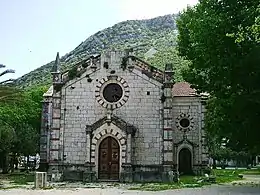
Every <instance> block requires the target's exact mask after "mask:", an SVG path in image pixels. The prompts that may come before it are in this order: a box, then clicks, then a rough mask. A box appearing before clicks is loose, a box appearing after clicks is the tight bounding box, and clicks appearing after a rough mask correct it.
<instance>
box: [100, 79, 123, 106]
mask: <svg viewBox="0 0 260 195" xmlns="http://www.w3.org/2000/svg"><path fill="white" fill-rule="evenodd" d="M122 96H123V89H122V87H121V86H120V85H119V84H117V83H110V84H108V85H106V86H105V87H104V90H103V97H104V99H105V100H106V101H108V102H110V103H114V102H118V101H119V100H120V99H121V98H122Z"/></svg>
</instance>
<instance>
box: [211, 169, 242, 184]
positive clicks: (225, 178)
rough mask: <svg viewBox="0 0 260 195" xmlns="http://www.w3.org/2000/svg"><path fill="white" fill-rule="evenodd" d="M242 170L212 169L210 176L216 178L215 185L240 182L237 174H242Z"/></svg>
mask: <svg viewBox="0 0 260 195" xmlns="http://www.w3.org/2000/svg"><path fill="white" fill-rule="evenodd" d="M243 171H244V170H226V169H214V170H212V174H213V175H214V176H215V177H216V183H218V184H222V183H230V182H232V181H236V180H242V178H240V177H239V174H242V173H243Z"/></svg>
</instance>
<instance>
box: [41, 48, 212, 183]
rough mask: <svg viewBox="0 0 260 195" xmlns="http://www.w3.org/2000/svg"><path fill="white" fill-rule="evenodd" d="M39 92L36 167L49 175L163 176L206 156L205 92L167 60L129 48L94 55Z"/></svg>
mask: <svg viewBox="0 0 260 195" xmlns="http://www.w3.org/2000/svg"><path fill="white" fill-rule="evenodd" d="M59 66H60V60H59V55H57V58H56V61H55V65H54V66H53V69H52V76H53V81H52V82H53V83H52V86H51V87H50V89H49V90H48V91H47V92H46V93H45V94H44V101H43V114H42V130H41V147H40V156H41V167H43V169H45V171H47V172H48V176H49V179H51V180H55V181H58V180H80V181H82V180H83V181H122V182H133V181H169V179H170V175H171V174H172V172H175V171H178V172H179V173H180V174H190V173H197V174H199V173H201V172H202V170H203V169H204V168H205V166H207V164H208V154H207V147H206V140H205V136H204V130H203V124H204V123H203V120H204V113H205V108H204V104H203V99H202V97H201V96H200V95H199V94H196V93H195V91H194V90H193V89H191V88H190V85H189V84H188V83H185V82H181V83H174V82H173V80H174V78H173V77H174V74H173V70H172V65H170V64H168V65H166V66H165V70H164V71H160V70H158V69H157V68H155V67H152V66H150V65H149V64H147V63H146V62H144V61H143V60H141V59H139V58H137V57H135V56H133V55H132V54H131V52H130V51H109V52H106V53H103V54H100V55H93V56H91V57H89V58H88V59H86V60H84V61H81V62H79V63H78V64H75V66H74V67H72V68H71V70H69V71H65V72H63V73H61V72H60V71H59Z"/></svg>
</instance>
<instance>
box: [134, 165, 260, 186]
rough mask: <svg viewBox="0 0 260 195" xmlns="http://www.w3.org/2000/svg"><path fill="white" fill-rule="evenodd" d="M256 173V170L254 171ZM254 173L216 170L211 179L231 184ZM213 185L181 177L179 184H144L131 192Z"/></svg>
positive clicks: (218, 182) (202, 180) (195, 177)
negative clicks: (243, 175) (244, 175)
mask: <svg viewBox="0 0 260 195" xmlns="http://www.w3.org/2000/svg"><path fill="white" fill-rule="evenodd" d="M254 171H256V170H254ZM247 172H249V173H254V172H253V170H246V169H244V170H243V169H242V170H226V169H216V170H212V175H210V178H211V177H215V178H216V184H223V183H230V182H232V181H237V180H242V178H240V177H239V174H244V173H247ZM211 184H212V183H210V182H207V180H206V179H205V177H199V176H181V177H180V181H179V182H178V183H144V184H141V185H138V184H137V185H136V186H133V187H131V188H129V190H145V191H162V190H170V189H180V188H196V187H202V186H205V185H211Z"/></svg>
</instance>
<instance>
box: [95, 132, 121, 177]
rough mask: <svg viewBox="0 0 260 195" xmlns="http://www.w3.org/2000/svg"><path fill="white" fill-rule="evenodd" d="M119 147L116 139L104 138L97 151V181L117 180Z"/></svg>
mask: <svg viewBox="0 0 260 195" xmlns="http://www.w3.org/2000/svg"><path fill="white" fill-rule="evenodd" d="M119 157H120V147H119V144H118V142H117V140H116V139H114V138H113V137H111V136H109V137H106V138H105V139H104V140H102V142H101V143H100V145H99V150H98V179H100V180H119Z"/></svg>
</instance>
